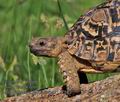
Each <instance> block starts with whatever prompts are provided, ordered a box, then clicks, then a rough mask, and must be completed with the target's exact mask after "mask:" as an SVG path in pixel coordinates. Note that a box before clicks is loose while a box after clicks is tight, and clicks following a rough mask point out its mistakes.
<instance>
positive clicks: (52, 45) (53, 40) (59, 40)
mask: <svg viewBox="0 0 120 102" xmlns="http://www.w3.org/2000/svg"><path fill="white" fill-rule="evenodd" d="M29 47H30V51H31V53H33V54H34V55H36V56H47V57H57V56H58V55H59V54H60V53H61V52H62V51H65V50H66V49H67V43H66V39H65V38H64V37H47V38H33V39H32V41H31V43H30V44H29Z"/></svg>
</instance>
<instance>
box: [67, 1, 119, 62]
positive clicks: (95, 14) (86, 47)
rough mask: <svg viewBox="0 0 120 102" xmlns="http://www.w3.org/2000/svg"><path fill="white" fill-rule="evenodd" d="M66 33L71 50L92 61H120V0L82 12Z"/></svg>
mask: <svg viewBox="0 0 120 102" xmlns="http://www.w3.org/2000/svg"><path fill="white" fill-rule="evenodd" d="M65 37H66V38H67V39H68V41H69V42H68V51H69V52H70V53H71V54H72V55H75V56H76V57H78V58H81V59H85V60H89V61H115V62H119V61H120V1H119V0H112V1H106V2H104V3H102V4H101V5H99V6H96V7H95V8H93V9H91V10H89V11H88V12H87V13H86V14H84V15H83V16H81V17H80V18H79V19H78V20H77V22H76V23H75V24H74V25H73V26H72V27H71V28H70V30H69V31H68V32H67V34H66V35H65Z"/></svg>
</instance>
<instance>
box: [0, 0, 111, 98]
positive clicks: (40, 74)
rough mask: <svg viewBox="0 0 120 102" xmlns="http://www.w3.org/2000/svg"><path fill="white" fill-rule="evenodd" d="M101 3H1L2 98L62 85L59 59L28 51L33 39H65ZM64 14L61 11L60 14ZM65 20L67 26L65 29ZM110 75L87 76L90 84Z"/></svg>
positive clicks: (81, 0) (47, 0)
mask: <svg viewBox="0 0 120 102" xmlns="http://www.w3.org/2000/svg"><path fill="white" fill-rule="evenodd" d="M100 2H102V0H92V1H90V2H89V0H60V5H61V10H60V9H59V6H58V3H57V1H56V0H0V99H3V98H5V97H8V96H12V95H18V94H20V93H22V92H28V91H32V90H36V89H41V88H46V87H53V86H58V85H62V84H63V82H62V77H61V74H60V73H59V71H58V66H57V59H54V58H51V59H49V58H36V57H34V56H32V55H31V54H30V52H29V48H28V43H29V42H30V40H31V38H32V36H62V35H64V34H65V32H66V27H65V26H66V25H68V26H69V27H70V26H71V25H72V24H73V23H74V22H75V21H76V20H77V19H78V18H79V16H80V15H81V14H83V13H84V12H85V11H86V10H88V8H91V7H94V6H95V5H97V4H99V3H100ZM61 11H62V12H61ZM64 17H65V19H66V25H65V26H64V23H65V21H63V18H64ZM107 76H109V74H105V75H93V74H92V75H88V78H89V81H95V80H100V79H103V78H105V77H107Z"/></svg>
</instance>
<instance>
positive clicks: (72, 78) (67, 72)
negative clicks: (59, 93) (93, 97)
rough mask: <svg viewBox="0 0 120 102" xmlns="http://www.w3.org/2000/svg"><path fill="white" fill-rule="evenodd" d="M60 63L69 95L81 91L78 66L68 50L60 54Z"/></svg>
mask: <svg viewBox="0 0 120 102" xmlns="http://www.w3.org/2000/svg"><path fill="white" fill-rule="evenodd" d="M59 59H60V60H59V62H58V63H59V65H60V69H61V72H62V73H63V78H64V82H65V85H66V91H67V94H68V96H73V95H75V94H78V93H80V79H79V76H78V73H77V71H78V68H76V65H75V63H74V59H73V57H72V56H71V55H70V54H69V53H68V52H67V51H66V52H63V53H62V54H60V55H59Z"/></svg>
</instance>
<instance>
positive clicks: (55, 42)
mask: <svg viewBox="0 0 120 102" xmlns="http://www.w3.org/2000/svg"><path fill="white" fill-rule="evenodd" d="M29 47H30V51H31V53H33V54H35V55H36V56H47V57H58V59H59V61H58V64H59V66H60V70H61V72H62V73H63V78H64V82H65V86H66V93H67V95H68V96H72V95H76V94H79V93H80V80H84V79H81V77H79V72H84V73H103V72H108V71H115V70H117V69H119V66H120V1H119V0H107V1H105V2H104V3H102V4H100V5H98V6H96V7H94V8H92V9H90V10H89V11H87V12H86V13H85V14H84V15H82V16H80V18H79V19H78V20H77V21H76V23H75V24H74V25H73V26H72V27H71V28H70V29H69V30H68V32H66V34H65V36H63V37H60V36H59V37H45V38H42V37H36V38H33V39H32V41H31V43H30V44H29Z"/></svg>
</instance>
